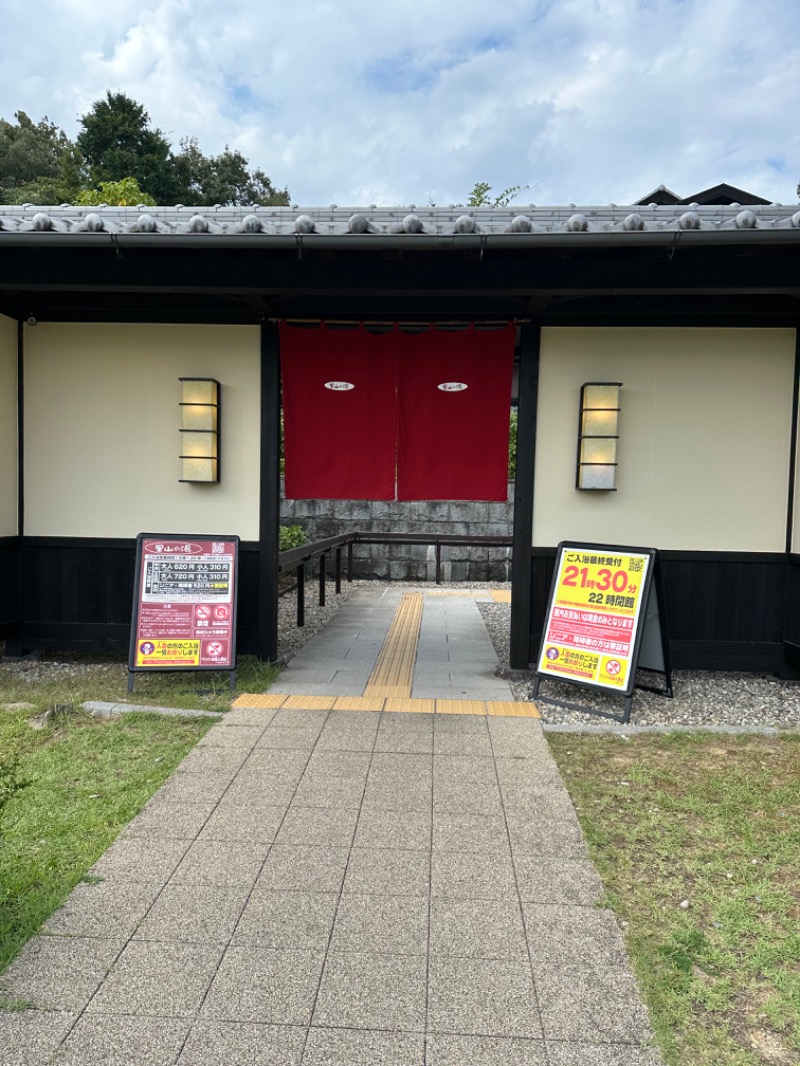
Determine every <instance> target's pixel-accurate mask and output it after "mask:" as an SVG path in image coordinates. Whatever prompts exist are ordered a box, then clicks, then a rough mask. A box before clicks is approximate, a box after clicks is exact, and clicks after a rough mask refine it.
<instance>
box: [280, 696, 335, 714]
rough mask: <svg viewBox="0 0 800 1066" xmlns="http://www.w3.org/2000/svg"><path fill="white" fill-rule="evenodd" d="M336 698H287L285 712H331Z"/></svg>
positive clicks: (284, 706)
mask: <svg viewBox="0 0 800 1066" xmlns="http://www.w3.org/2000/svg"><path fill="white" fill-rule="evenodd" d="M336 698H337V697H336V696H287V697H286V702H285V703H284V705H283V708H284V710H286V711H291V710H295V711H332V710H333V705H334V703H336Z"/></svg>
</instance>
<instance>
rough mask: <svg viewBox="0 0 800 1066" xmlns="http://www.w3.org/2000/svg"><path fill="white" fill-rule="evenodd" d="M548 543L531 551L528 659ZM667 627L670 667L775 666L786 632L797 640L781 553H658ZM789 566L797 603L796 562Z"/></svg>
mask: <svg viewBox="0 0 800 1066" xmlns="http://www.w3.org/2000/svg"><path fill="white" fill-rule="evenodd" d="M555 551H556V549H555V548H536V549H533V571H532V575H531V592H532V609H531V645H530V647H531V662H533V661H535V659H536V657H537V655H538V653H539V644H540V641H541V635H542V628H543V625H544V619H545V613H546V609H547V601H548V597H549V591H550V584H551V582H552V576H553V568H554V564H555ZM660 556H661V565H662V573H663V578H664V593H665V599H666V605H667V625H668V629H669V637H670V647H671V649H672V660H673V666H674V667H675V668H676V669H698V670H747V671H773V670H774V671H778V670H780V669H781V666H782V659H783V654H782V642H783V640H784V626H785V625H786V633H787V634H788V633H789V632H790V631H791V633H793V634H794V636H793V637H788V639H793V640H795V641H796V642H797V643H799V644H800V607H797V608H795V613H794V614H791V612H789V611H787V614H786V622H784V599H785V597H786V580H787V563H786V556H784V555H783V553H779V552H776V553H769V552H683V551H681V552H671V551H664V552H661V553H660ZM789 569H791V570H792V571H793V575H794V577H793V579H794V581H795V585H796V589H795V591H796V595H795V596H793V597H790V598H791V601H792V604H800V565H797V566H794V567H791V568H789Z"/></svg>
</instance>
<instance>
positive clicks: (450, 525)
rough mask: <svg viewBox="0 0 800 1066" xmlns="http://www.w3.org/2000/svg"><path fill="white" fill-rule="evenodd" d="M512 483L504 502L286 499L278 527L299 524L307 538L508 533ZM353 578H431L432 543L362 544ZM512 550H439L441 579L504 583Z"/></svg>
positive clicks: (433, 564) (433, 563)
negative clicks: (377, 534)
mask: <svg viewBox="0 0 800 1066" xmlns="http://www.w3.org/2000/svg"><path fill="white" fill-rule="evenodd" d="M513 491H514V485H513V482H510V483H509V486H508V499H507V502H506V503H479V502H473V501H469V502H462V501H452V502H449V501H444V500H442V501H439V500H422V501H414V502H406V501H403V502H395V501H384V500H286V499H283V498H282V499H281V525H285V526H289V525H299V526H302V528H303V530H304V531H305V533H306V536H307V537H308V539H309V540H322V539H323V538H325V537H335V536H339V535H340V534H343V533H355V532H360V533H440V534H453V533H456V534H461V535H465V534H466V535H469V536H473V537H489V536H498V535H501V536H510V535H511V533H512V524H513V513H514V504H513ZM353 564H354V565H353V569H354V574H353V576H354V577H359V578H376V579H382V580H386V579H391V580H394V581H433V580H434V578H435V572H436V570H435V568H436V556H435V549H434V547H433V545H430V546H427V545H421V544H361V545H356V547H355V549H354V552H353ZM510 577H511V548H510V547H509V548H479V547H475V548H466V547H461V546H453V547H449V546H444V547H443V548H442V580H443V581H508V580H510Z"/></svg>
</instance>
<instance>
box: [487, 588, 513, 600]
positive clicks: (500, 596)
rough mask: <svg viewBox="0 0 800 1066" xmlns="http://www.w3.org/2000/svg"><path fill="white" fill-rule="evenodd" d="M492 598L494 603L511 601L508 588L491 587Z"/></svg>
mask: <svg viewBox="0 0 800 1066" xmlns="http://www.w3.org/2000/svg"><path fill="white" fill-rule="evenodd" d="M491 594H492V599H493V600H494V602H495V603H511V592H510V590H509V589H491Z"/></svg>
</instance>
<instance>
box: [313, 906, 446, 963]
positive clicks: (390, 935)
mask: <svg viewBox="0 0 800 1066" xmlns="http://www.w3.org/2000/svg"><path fill="white" fill-rule="evenodd" d="M329 950H330V951H332V952H357V953H358V952H366V953H368V954H373V955H427V952H428V900H427V898H422V897H416V896H357V895H347V894H345V895H344V896H342V899H341V901H340V903H339V909H338V911H337V913H336V924H335V925H334V928H333V936H332V938H331V943H330V948H329Z"/></svg>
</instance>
